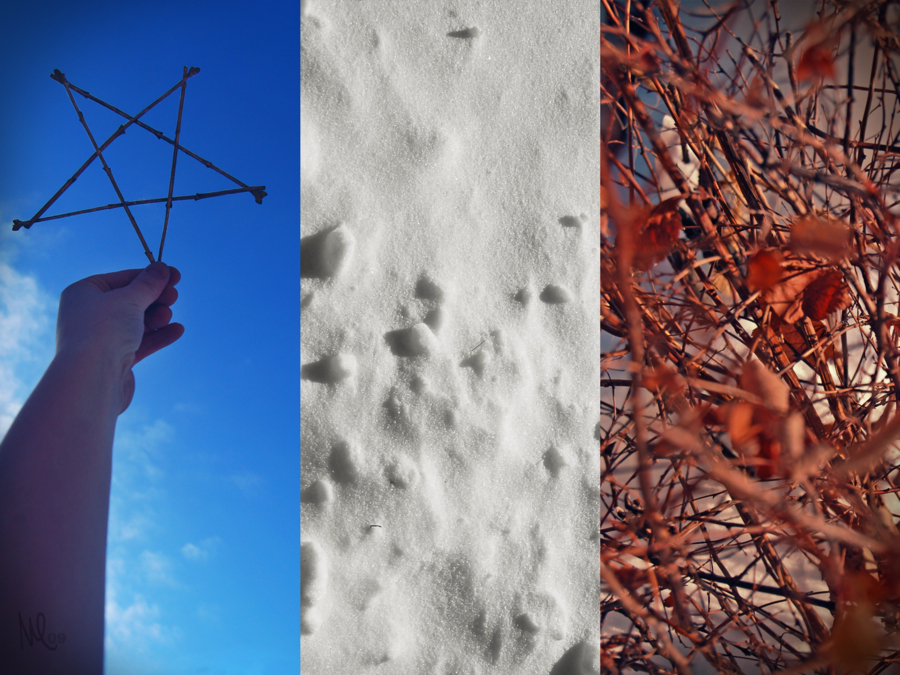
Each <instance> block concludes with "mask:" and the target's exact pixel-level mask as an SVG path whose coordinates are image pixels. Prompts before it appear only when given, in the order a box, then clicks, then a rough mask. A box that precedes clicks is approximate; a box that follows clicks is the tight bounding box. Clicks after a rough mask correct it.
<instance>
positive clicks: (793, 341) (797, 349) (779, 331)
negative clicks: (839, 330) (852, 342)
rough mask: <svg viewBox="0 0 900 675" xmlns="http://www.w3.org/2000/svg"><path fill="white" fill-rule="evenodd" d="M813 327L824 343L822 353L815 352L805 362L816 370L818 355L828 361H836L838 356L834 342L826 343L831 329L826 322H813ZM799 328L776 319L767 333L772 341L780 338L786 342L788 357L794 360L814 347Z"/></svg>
mask: <svg viewBox="0 0 900 675" xmlns="http://www.w3.org/2000/svg"><path fill="white" fill-rule="evenodd" d="M798 323H799V322H798ZM812 325H813V329H814V330H815V331H816V338H817V339H818V341H819V342H820V343H822V350H821V352H813V353H812V354H810V355H809V356H806V357H804V358H803V360H804V361H805V362H806V363H807V364H808V365H809V366H810V367H811V368H815V366H816V362H817V361H818V359H817V356H816V355H817V354H818V353H821V354H822V355H823V356H824V357H825V359H826V360H828V361H834V360H835V359H836V357H837V354H836V352H835V350H834V342H831V341H830V340H829V341H827V342H826V339H827V337H828V333H829V329H828V326H827V325H826V324H825V322H824V321H813V322H812ZM797 326H798V324H793V323H786V322H783V321H781V320H779V319H778V318H777V317H775V319H774V320H773V321H772V325H771V326H769V327H768V331H767V334H768V337H769V339H770V340H775V339H776V338H778V337H780V338H781V339H782V340H784V343H785V344H786V345H787V346H788V347H789V349H788V350H787V355H788V357H789V358H792V359H793V358H796V357H797V356H799V355H800V354H804V353H806V351H807V350H808V349H809V348H810V347H811V346H812V345H810V344H809V343H808V342H807V341H806V338H805V337H804V335H803V332H802V331H801V330H800V329H799V328H798V327H797Z"/></svg>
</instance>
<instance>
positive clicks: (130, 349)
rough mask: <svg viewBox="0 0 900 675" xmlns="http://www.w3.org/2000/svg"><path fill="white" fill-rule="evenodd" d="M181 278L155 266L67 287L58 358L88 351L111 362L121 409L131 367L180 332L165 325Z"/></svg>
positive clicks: (130, 387)
mask: <svg viewBox="0 0 900 675" xmlns="http://www.w3.org/2000/svg"><path fill="white" fill-rule="evenodd" d="M180 279H181V273H180V272H179V271H178V270H177V269H175V268H174V267H168V266H166V265H165V264H164V263H160V262H156V263H153V264H151V265H149V266H148V267H146V268H145V269H143V270H123V271H121V272H110V273H108V274H97V275H94V276H91V277H87V278H86V279H82V280H81V281H78V282H76V283H74V284H72V285H71V286H69V287H68V288H66V289H65V290H64V291H63V292H62V295H61V296H60V301H59V317H58V319H57V328H56V352H57V354H63V353H78V352H82V353H83V352H84V351H87V352H89V353H92V354H97V355H100V356H101V357H102V358H109V359H112V362H113V364H114V365H115V366H116V367H117V368H120V370H119V371H118V372H120V373H121V375H122V377H123V382H122V384H123V387H124V389H123V390H122V392H123V406H122V410H123V411H124V410H125V409H126V408H127V407H128V405H129V404H130V403H131V398H132V396H133V395H134V375H133V373H132V372H131V368H132V366H133V365H134V364H136V363H138V362H139V361H141V360H143V359H145V358H146V357H148V356H150V355H151V354H153V353H154V352H157V351H159V350H160V349H163V348H164V347H167V346H168V345H170V344H172V343H173V342H175V341H176V340H177V339H178V338H180V337H181V336H182V334H183V333H184V326H182V325H181V324H179V323H170V322H171V320H172V310H171V306H172V305H173V304H174V303H175V301H176V300H177V299H178V291H177V290H176V289H175V284H177V283H178V282H179V281H180Z"/></svg>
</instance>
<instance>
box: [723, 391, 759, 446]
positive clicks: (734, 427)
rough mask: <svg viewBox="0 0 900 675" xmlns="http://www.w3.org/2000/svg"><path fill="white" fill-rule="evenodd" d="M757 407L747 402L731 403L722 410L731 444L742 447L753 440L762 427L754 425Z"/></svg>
mask: <svg viewBox="0 0 900 675" xmlns="http://www.w3.org/2000/svg"><path fill="white" fill-rule="evenodd" d="M755 407H756V406H754V405H753V404H752V403H747V402H746V401H729V402H728V403H726V404H725V405H723V406H722V407H721V408H720V412H721V413H722V414H723V415H724V417H725V425H726V427H727V429H728V435H729V436H730V437H731V443H732V445H734V446H735V447H740V446H742V445H744V444H746V443H747V442H748V441H750V440H751V439H753V438H754V437H755V436H756V435H757V434H759V432H760V431H762V427H761V426H759V425H758V424H757V425H754V424H753V410H754V408H755Z"/></svg>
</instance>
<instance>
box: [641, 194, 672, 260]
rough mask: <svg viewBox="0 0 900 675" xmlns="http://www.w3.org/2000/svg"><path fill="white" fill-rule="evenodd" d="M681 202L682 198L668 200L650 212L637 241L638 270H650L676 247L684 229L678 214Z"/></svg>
mask: <svg viewBox="0 0 900 675" xmlns="http://www.w3.org/2000/svg"><path fill="white" fill-rule="evenodd" d="M680 200H681V197H680V196H679V197H672V198H671V199H666V200H665V201H663V202H660V203H659V204H657V205H656V206H655V207H653V210H652V211H650V213H649V215H648V216H647V219H646V221H645V222H644V225H643V227H642V228H641V231H640V234H639V235H638V237H637V240H636V241H635V252H634V266H635V267H637V268H638V269H642V270H648V269H650V268H651V267H653V266H654V265H655V264H656V263H658V262H659V261H661V260H663V259H664V258H665V257H666V256H667V255H669V253H670V252H671V250H672V247H673V246H675V242H676V241H678V235H679V234H680V232H681V227H682V225H681V214H680V213H678V202H679V201H680Z"/></svg>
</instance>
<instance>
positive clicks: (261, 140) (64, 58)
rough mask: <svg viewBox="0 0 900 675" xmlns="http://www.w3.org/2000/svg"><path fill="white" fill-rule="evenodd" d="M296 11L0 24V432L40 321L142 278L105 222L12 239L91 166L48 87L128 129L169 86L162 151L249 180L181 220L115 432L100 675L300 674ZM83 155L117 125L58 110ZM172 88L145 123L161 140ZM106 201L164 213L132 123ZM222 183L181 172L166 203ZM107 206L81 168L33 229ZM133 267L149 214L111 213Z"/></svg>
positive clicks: (150, 235)
mask: <svg viewBox="0 0 900 675" xmlns="http://www.w3.org/2000/svg"><path fill="white" fill-rule="evenodd" d="M299 4H300V3H299V2H296V1H294V2H275V3H246V2H240V3H239V2H235V1H232V0H225V1H219V2H207V1H205V0H204V1H201V2H170V1H168V0H162V1H160V0H153V1H152V2H145V1H137V2H120V3H106V2H80V3H71V2H69V3H61V2H43V3H42V2H40V1H38V2H32V3H7V4H6V5H4V9H3V10H0V62H2V63H3V64H4V67H3V69H2V75H0V81H2V85H3V92H4V105H3V113H2V115H3V119H2V124H0V147H2V148H3V153H2V162H0V433H2V432H3V431H5V428H6V427H5V426H4V415H5V417H6V419H7V424H8V418H9V416H10V415H11V414H13V413H14V412H15V409H16V406H18V405H20V404H21V402H22V401H24V399H25V398H26V397H27V395H28V392H29V391H30V389H31V387H32V386H33V385H34V383H35V382H36V380H37V378H38V377H39V376H40V374H41V372H42V371H43V368H44V367H45V366H46V365H47V363H48V362H49V359H50V358H51V357H52V353H53V339H54V337H53V336H54V325H55V312H56V303H57V300H58V297H59V293H60V292H61V291H62V289H63V288H65V286H67V285H68V284H70V283H72V282H74V281H77V280H78V279H81V278H83V277H85V276H88V275H90V274H95V273H99V272H107V271H113V270H118V269H125V268H134V267H143V266H144V265H146V264H147V259H146V257H145V256H144V254H143V252H142V247H141V245H140V242H139V240H138V238H137V236H136V235H135V233H134V230H133V229H132V227H131V225H130V223H129V222H128V220H127V217H126V215H125V213H124V212H123V210H122V209H114V210H109V211H104V212H101V213H96V214H90V215H82V216H76V217H72V218H66V219H62V220H56V221H49V222H44V223H36V224H35V225H34V226H33V227H32V228H31V229H30V230H20V231H18V232H12V231H11V227H12V220H13V219H14V218H15V219H19V220H27V219H29V218H30V217H31V216H32V215H34V213H35V212H36V211H37V210H38V208H40V207H41V206H42V205H43V203H44V202H45V201H46V200H47V199H48V198H49V197H50V196H51V195H52V194H53V193H54V192H55V191H56V190H57V188H59V187H60V186H61V185H62V184H63V183H64V182H65V180H66V179H67V178H68V177H69V176H70V175H71V174H72V173H73V172H74V171H75V170H76V169H77V168H78V167H79V166H80V165H81V164H82V163H83V162H84V160H85V159H87V158H88V157H89V156H90V154H91V153H92V147H91V145H90V141H89V140H88V137H87V135H86V134H85V132H84V130H83V128H82V127H81V125H80V124H79V122H78V119H77V116H76V114H75V112H74V110H73V108H72V105H71V103H70V102H69V100H68V97H67V96H66V93H65V90H64V88H63V87H62V86H61V85H60V84H58V83H56V82H54V81H53V80H51V79H50V73H51V72H52V71H53V70H54V69H55V68H58V69H59V70H61V71H62V72H64V73H65V75H66V77H67V78H68V79H69V81H70V82H72V83H73V84H75V85H77V86H79V87H81V88H83V89H86V90H88V91H89V92H90V93H91V94H94V95H96V96H98V97H99V98H101V99H103V100H105V101H107V102H108V103H110V104H112V105H115V106H116V107H118V108H120V109H122V110H124V111H126V112H128V113H131V114H135V113H137V112H138V111H139V110H141V109H142V108H144V107H145V106H146V105H147V104H148V103H150V102H151V101H152V100H154V99H155V98H157V97H158V96H159V95H160V94H162V93H163V92H165V91H166V90H167V89H168V88H169V87H171V86H172V85H173V84H175V83H176V82H178V81H179V79H180V78H181V73H182V66H198V67H200V69H201V72H200V73H199V74H198V75H196V76H195V77H193V78H191V79H190V80H189V81H188V85H187V93H186V98H185V106H184V118H183V121H182V129H181V144H182V145H183V146H185V147H187V148H189V149H191V150H193V151H194V152H196V153H197V154H199V155H201V156H202V157H205V158H206V159H208V160H210V161H212V162H213V163H214V164H216V165H217V166H219V167H220V168H222V169H224V170H225V171H227V172H228V173H230V174H232V175H233V176H235V177H237V178H238V179H240V180H242V181H244V182H245V183H248V184H250V185H258V184H262V185H265V186H266V188H267V191H268V193H269V196H268V197H266V199H265V200H264V202H263V204H262V205H258V204H256V202H255V201H254V199H253V198H252V197H251V196H250V195H248V194H238V195H231V196H226V197H219V198H215V199H209V200H203V201H197V202H193V201H191V202H181V203H178V204H176V205H175V207H174V208H173V210H172V213H171V216H170V221H169V231H168V235H167V238H166V246H165V254H164V260H165V261H166V262H168V263H170V264H173V265H176V266H178V268H179V269H180V270H181V272H182V275H183V279H182V281H181V283H180V285H179V290H180V299H179V301H178V303H177V304H176V305H175V307H174V310H175V320H177V321H179V322H181V323H183V324H184V325H185V327H186V332H185V335H184V337H183V338H182V339H181V340H180V341H179V342H178V343H176V344H175V345H174V346H173V347H171V348H169V349H167V350H165V351H164V352H161V353H159V354H157V355H155V356H154V357H152V358H150V359H148V360H146V361H144V362H142V363H141V364H139V365H138V366H137V367H136V368H135V377H136V380H137V391H136V395H135V399H134V402H133V403H132V406H131V408H130V409H129V410H128V411H127V412H126V413H125V414H124V415H123V416H122V417H120V419H119V424H118V428H117V435H116V444H115V450H114V476H113V490H112V507H111V517H110V533H109V547H108V565H107V577H108V579H107V638H106V639H107V649H106V654H107V663H106V670H107V673H109V674H110V675H112V674H117V673H123V674H126V673H127V674H128V675H143V674H149V673H166V674H174V675H178V674H181V673H207V674H210V675H213V674H225V673H235V674H237V673H240V674H242V675H243V674H256V673H259V674H262V673H273V674H274V673H279V674H280V673H289V672H299V663H300V657H299V650H300V622H299V593H300V585H299V584H300V575H299V563H300V547H299V544H300V520H299V507H300V503H299V489H300V416H299V411H300V405H299V404H300V400H299V399H300V386H299V372H300V350H299V348H298V347H299V344H298V341H299V334H300V307H299V299H300V275H299V258H298V253H299V250H300V248H299V240H300V227H299V222H300V152H299V148H300V136H299V134H300V127H299V110H300V82H299V62H300V45H299V39H300V38H299V35H300V32H299V26H300V19H299ZM76 100H77V102H78V104H79V106H80V107H81V109H82V111H83V112H84V114H85V118H86V119H87V122H88V124H89V125H90V126H91V130H92V131H93V132H94V135H95V137H96V138H97V139H98V142H102V140H103V139H105V138H106V137H107V136H108V135H109V134H110V133H111V132H112V131H113V130H115V129H116V127H118V125H119V124H120V123H122V121H123V120H122V119H121V118H117V117H116V116H114V115H113V114H112V113H109V112H107V111H105V110H103V109H102V108H100V107H99V106H98V105H97V104H95V103H92V102H89V101H86V100H84V99H83V98H81V97H79V96H77V95H76ZM177 108H178V93H177V92H176V93H175V94H173V95H172V96H171V97H169V99H167V100H166V101H165V102H164V103H162V104H160V105H159V106H158V107H157V108H156V109H155V110H153V111H151V112H150V113H148V114H147V116H146V117H144V118H143V119H144V121H146V122H147V123H148V124H150V125H151V126H154V127H156V128H157V129H159V130H161V131H162V132H163V133H165V134H166V135H168V136H170V137H173V136H174V131H175V120H176V115H177ZM104 156H105V157H106V158H107V161H108V162H109V164H110V166H111V168H112V171H113V173H114V175H115V176H116V178H117V180H118V182H119V184H120V187H121V188H122V192H123V194H124V196H125V198H126V199H127V200H137V199H146V198H153V197H163V196H165V195H166V192H167V189H168V179H169V170H170V165H171V161H172V150H171V146H170V145H168V144H165V143H164V142H162V141H159V140H157V139H156V138H154V137H153V136H152V135H150V134H149V133H147V132H146V131H144V130H141V129H138V128H136V127H135V126H132V127H130V128H129V129H128V131H127V132H126V134H125V135H124V136H123V137H121V138H119V139H117V140H116V141H115V142H114V143H113V145H112V146H110V148H109V150H108V151H106V152H105V153H104ZM232 187H234V186H233V185H232V184H231V183H230V182H229V181H228V180H227V179H225V178H222V177H220V176H218V175H217V174H215V173H213V172H212V171H210V170H208V169H206V168H204V167H202V166H200V165H199V164H197V163H196V162H194V160H192V159H190V158H188V157H187V156H186V155H183V154H180V155H179V158H178V170H177V173H176V180H175V194H176V195H178V194H194V193H196V192H205V191H212V190H222V189H230V188H232ZM115 201H117V199H116V196H115V193H114V192H113V190H112V187H111V186H110V185H109V183H108V180H107V178H106V176H105V174H103V172H102V170H101V167H100V164H99V162H95V163H94V164H93V165H92V166H91V167H90V168H89V169H88V171H87V172H86V173H85V174H84V175H83V176H82V177H81V178H79V180H78V181H76V183H75V184H74V185H73V186H72V187H71V188H70V189H69V190H68V191H67V192H66V194H65V195H63V197H62V198H60V200H59V202H58V203H57V205H55V206H54V207H52V208H51V210H50V211H49V212H48V215H49V214H53V213H61V212H64V211H69V210H75V209H80V208H87V207H92V206H98V205H104V204H109V203H112V202H115ZM133 213H134V215H135V217H136V219H137V222H138V224H139V225H140V226H141V229H142V231H143V232H144V236H145V237H146V239H147V241H148V243H149V244H150V248H151V249H153V250H154V252H155V251H156V249H157V248H158V245H159V237H160V233H161V230H162V222H163V217H164V216H163V214H164V209H163V208H162V207H161V206H152V207H151V206H142V207H134V210H133Z"/></svg>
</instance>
